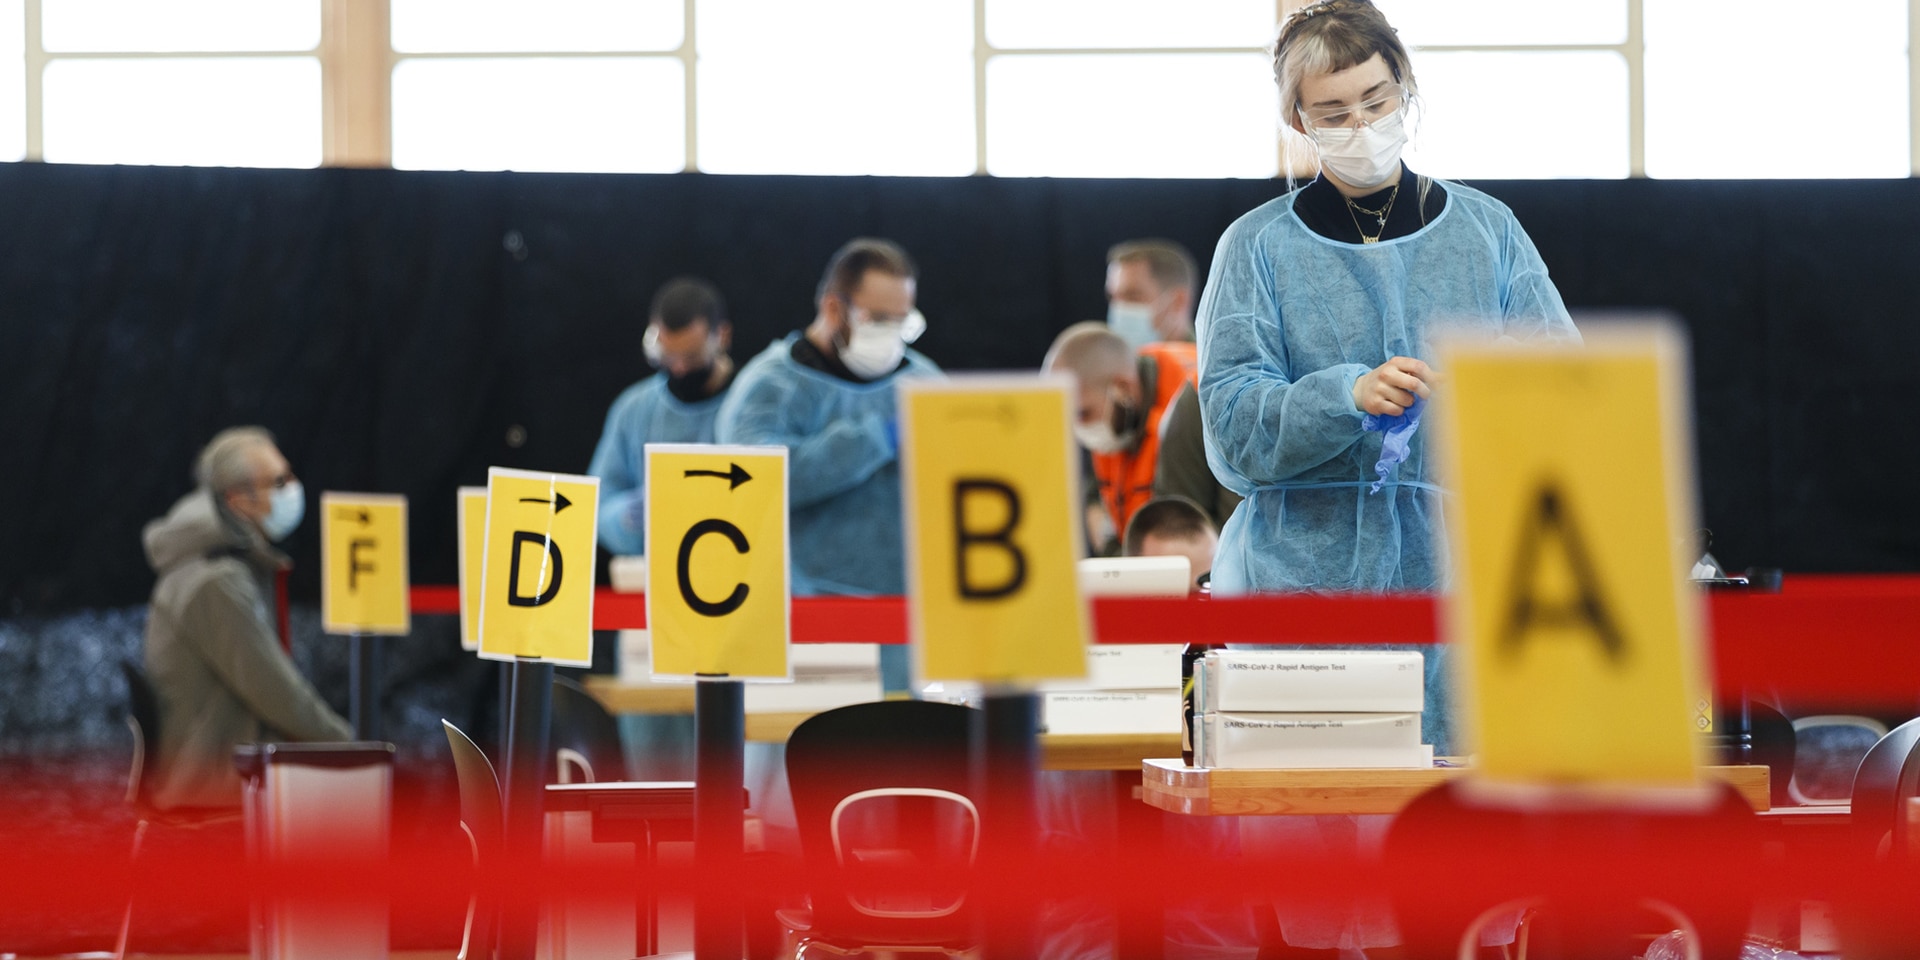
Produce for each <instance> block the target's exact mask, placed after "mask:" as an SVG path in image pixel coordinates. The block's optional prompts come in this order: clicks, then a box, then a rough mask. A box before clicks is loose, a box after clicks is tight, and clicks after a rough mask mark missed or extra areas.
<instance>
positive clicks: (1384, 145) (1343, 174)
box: [1310, 110, 1407, 190]
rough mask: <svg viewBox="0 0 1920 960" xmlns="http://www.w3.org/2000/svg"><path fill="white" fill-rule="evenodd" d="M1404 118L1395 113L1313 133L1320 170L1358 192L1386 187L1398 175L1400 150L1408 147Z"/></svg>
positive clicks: (1397, 112) (1402, 113) (1399, 112)
mask: <svg viewBox="0 0 1920 960" xmlns="http://www.w3.org/2000/svg"><path fill="white" fill-rule="evenodd" d="M1406 116H1407V112H1406V111H1405V110H1395V111H1394V112H1392V113H1390V114H1388V115H1386V116H1384V117H1381V118H1380V119H1378V120H1376V121H1374V122H1372V123H1369V124H1362V125H1361V126H1359V127H1355V128H1348V127H1341V128H1339V129H1335V130H1316V131H1314V137H1313V143H1314V146H1316V147H1318V148H1319V150H1320V167H1321V169H1323V170H1326V171H1327V172H1328V173H1331V174H1333V175H1334V176H1336V177H1339V178H1340V182H1341V183H1344V184H1346V185H1347V186H1349V187H1355V188H1357V189H1360V190H1372V189H1373V188H1375V187H1380V186H1385V185H1386V183H1387V181H1389V180H1391V179H1393V178H1394V177H1395V176H1398V175H1399V173H1400V151H1401V150H1403V149H1405V148H1406V145H1407V127H1406ZM1310 129H1311V128H1310Z"/></svg>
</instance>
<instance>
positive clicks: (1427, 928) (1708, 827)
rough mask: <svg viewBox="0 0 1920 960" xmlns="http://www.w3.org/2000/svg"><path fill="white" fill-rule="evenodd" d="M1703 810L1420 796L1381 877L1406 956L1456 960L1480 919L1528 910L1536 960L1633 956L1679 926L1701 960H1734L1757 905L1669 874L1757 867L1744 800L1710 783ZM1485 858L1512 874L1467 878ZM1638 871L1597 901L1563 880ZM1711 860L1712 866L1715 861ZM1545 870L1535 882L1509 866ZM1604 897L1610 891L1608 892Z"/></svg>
mask: <svg viewBox="0 0 1920 960" xmlns="http://www.w3.org/2000/svg"><path fill="white" fill-rule="evenodd" d="M1713 789H1714V790H1715V796H1714V801H1713V805H1712V806H1711V807H1710V808H1708V809H1707V810H1705V811H1691V812H1690V811H1669V810H1661V809H1659V808H1648V809H1639V808H1626V807H1610V808H1579V809H1566V810H1523V809H1517V808H1495V807H1486V806H1481V805H1478V804H1476V803H1473V802H1471V801H1470V800H1466V799H1463V795H1462V793H1461V786H1460V785H1459V784H1457V783H1446V784H1442V785H1441V786H1438V787H1435V788H1433V789H1431V790H1429V791H1427V792H1425V793H1423V794H1421V795H1420V796H1418V797H1416V798H1415V799H1414V801H1413V802H1412V803H1411V804H1408V805H1407V807H1406V808H1405V809H1403V810H1402V811H1401V812H1400V813H1399V815H1398V816H1397V817H1396V818H1395V820H1394V822H1393V824H1392V826H1391V827H1390V828H1389V829H1388V832H1387V842H1386V851H1385V856H1386V866H1387V871H1388V874H1389V876H1390V877H1391V878H1392V881H1391V882H1392V883H1393V889H1392V897H1393V903H1394V912H1395V914H1396V918H1397V921H1398V924H1399V928H1400V935H1401V939H1402V942H1403V944H1404V949H1405V952H1406V955H1407V956H1409V957H1420V958H1426V957H1454V956H1458V955H1459V949H1460V943H1461V941H1462V939H1463V938H1465V937H1466V936H1467V935H1468V933H1470V932H1471V931H1472V930H1473V929H1474V926H1475V924H1476V923H1477V922H1478V921H1480V920H1481V919H1482V918H1483V917H1486V916H1488V915H1491V914H1494V913H1496V912H1498V911H1500V910H1507V909H1513V908H1516V907H1518V906H1520V905H1527V906H1530V907H1531V908H1532V910H1531V914H1530V917H1529V920H1528V941H1529V952H1531V953H1535V954H1541V953H1545V954H1546V955H1549V956H1558V955H1574V956H1621V957H1629V956H1636V955H1637V951H1636V950H1635V949H1634V947H1633V946H1632V944H1633V943H1634V942H1635V941H1636V938H1637V936H1638V935H1642V934H1644V933H1645V932H1646V931H1648V930H1649V929H1652V928H1653V926H1655V925H1663V924H1668V923H1671V922H1672V920H1673V918H1674V917H1675V916H1678V917H1679V918H1683V919H1684V920H1686V921H1687V922H1689V923H1691V924H1692V926H1693V932H1692V935H1691V936H1690V937H1689V939H1690V940H1691V941H1692V942H1694V943H1696V944H1698V945H1699V948H1700V952H1699V956H1700V957H1701V958H1702V960H1736V958H1738V957H1739V955H1740V950H1741V943H1742V938H1743V936H1744V934H1745V933H1746V930H1747V925H1748V922H1749V921H1750V920H1751V917H1752V903H1751V901H1750V900H1749V899H1746V898H1744V897H1743V896H1742V895H1740V894H1738V891H1737V890H1729V889H1728V888H1727V887H1726V886H1725V885H1720V886H1715V885H1713V884H1711V883H1702V882H1701V878H1700V877H1698V876H1696V875H1694V874H1692V873H1691V872H1689V871H1687V870H1684V869H1678V868H1674V867H1673V864H1676V863H1682V864H1689V863H1690V864H1698V863H1700V862H1712V863H1713V864H1714V868H1715V870H1716V871H1717V872H1718V873H1719V874H1720V875H1723V876H1728V877H1742V876H1748V875H1750V873H1751V871H1753V870H1756V869H1758V868H1759V866H1760V862H1761V861H1760V844H1759V838H1758V835H1757V833H1756V832H1755V821H1754V816H1753V809H1752V808H1751V807H1749V806H1748V805H1747V802H1746V800H1745V799H1743V798H1742V797H1741V796H1740V794H1739V792H1738V791H1736V790H1735V789H1734V788H1732V787H1730V786H1728V785H1726V784H1714V786H1713ZM1490 851H1499V852H1502V853H1506V854H1515V855H1518V856H1519V857H1520V859H1518V860H1514V861H1511V862H1510V863H1509V865H1508V867H1507V868H1506V869H1502V870H1498V871H1495V870H1478V871H1472V872H1470V873H1468V872H1463V873H1461V874H1460V875H1458V876H1455V875H1453V874H1452V873H1450V868H1452V867H1455V866H1458V867H1460V868H1461V869H1462V870H1463V871H1466V870H1467V868H1468V865H1472V864H1474V863H1475V862H1476V861H1477V860H1479V859H1480V858H1481V857H1482V856H1483V855H1485V854H1487V853H1489V852H1490ZM1618 858H1626V860H1627V861H1629V862H1641V863H1644V864H1645V869H1636V870H1635V871H1634V872H1633V874H1632V877H1631V889H1628V888H1627V884H1626V882H1625V881H1624V880H1623V879H1622V878H1619V877H1616V878H1614V879H1615V880H1620V881H1621V882H1620V883H1619V884H1618V886H1619V889H1617V890H1613V891H1610V892H1609V895H1599V894H1597V893H1596V891H1595V890H1594V889H1593V888H1592V887H1591V886H1586V885H1583V884H1582V883H1581V882H1580V881H1579V880H1578V879H1574V878H1568V877H1565V876H1561V875H1559V873H1558V872H1557V870H1556V868H1558V870H1565V869H1574V870H1579V869H1582V865H1583V864H1589V863H1604V864H1612V865H1617V864H1619V863H1620V862H1621V860H1620V859H1618ZM1708 858H1711V859H1708ZM1522 863H1524V864H1540V865H1543V867H1545V868H1546V869H1544V870H1543V872H1541V873H1539V874H1538V875H1536V876H1528V873H1529V871H1528V870H1526V869H1524V868H1520V869H1514V868H1513V867H1512V864H1522ZM1602 887H1603V889H1604V887H1605V885H1604V884H1602Z"/></svg>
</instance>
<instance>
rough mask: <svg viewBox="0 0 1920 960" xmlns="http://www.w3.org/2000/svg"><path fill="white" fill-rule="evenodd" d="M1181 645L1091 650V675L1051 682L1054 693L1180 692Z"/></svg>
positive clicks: (1045, 688)
mask: <svg viewBox="0 0 1920 960" xmlns="http://www.w3.org/2000/svg"><path fill="white" fill-rule="evenodd" d="M1184 649H1186V648H1185V647H1184V646H1183V645H1181V644H1178V643H1115V644H1098V643H1095V644H1089V645H1088V646H1087V675H1086V677H1085V678H1084V679H1080V680H1047V681H1043V682H1042V683H1041V684H1040V689H1041V690H1042V691H1050V690H1061V691H1067V690H1178V689H1180V651H1181V650H1184Z"/></svg>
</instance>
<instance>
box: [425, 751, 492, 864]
mask: <svg viewBox="0 0 1920 960" xmlns="http://www.w3.org/2000/svg"><path fill="white" fill-rule="evenodd" d="M440 726H442V727H444V728H446V732H447V746H448V747H450V748H452V750H453V772H454V776H455V778H456V779H457V780H458V781H459V783H460V822H461V823H462V824H463V825H465V826H466V828H467V832H468V833H469V834H470V835H472V837H473V843H474V846H475V847H476V848H477V853H478V855H479V856H480V858H481V859H482V861H483V862H484V861H485V860H486V859H487V858H488V857H490V856H491V855H492V854H493V853H494V852H495V851H497V850H498V849H499V846H500V840H501V836H502V834H501V830H502V826H501V813H500V780H499V778H497V777H495V776H494V773H493V763H492V761H489V760H488V759H487V755H486V754H485V753H483V752H481V750H480V746H479V744H476V743H474V742H473V739H472V738H471V737H468V736H467V735H466V734H465V733H462V732H461V731H460V728H459V727H456V726H454V725H453V724H451V723H449V722H447V721H445V720H442V721H440Z"/></svg>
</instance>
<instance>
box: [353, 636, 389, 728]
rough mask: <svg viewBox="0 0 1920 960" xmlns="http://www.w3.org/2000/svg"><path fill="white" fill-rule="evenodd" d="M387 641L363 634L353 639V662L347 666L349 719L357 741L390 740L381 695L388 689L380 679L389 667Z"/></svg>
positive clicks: (383, 679)
mask: <svg viewBox="0 0 1920 960" xmlns="http://www.w3.org/2000/svg"><path fill="white" fill-rule="evenodd" d="M385 640H386V638H385V637H380V636H369V635H367V634H364V633H355V634H354V635H353V647H352V650H351V653H352V659H351V661H350V662H349V663H348V665H347V674H348V678H347V679H348V684H347V687H348V692H347V713H348V717H347V719H348V720H350V721H351V722H352V723H353V738H354V739H355V740H385V739H386V738H387V730H386V724H385V723H384V722H382V717H381V713H380V694H381V691H382V689H383V688H384V687H385V686H386V680H385V678H384V677H382V676H381V674H382V673H383V672H384V670H383V668H384V667H385V666H386V643H385Z"/></svg>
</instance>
